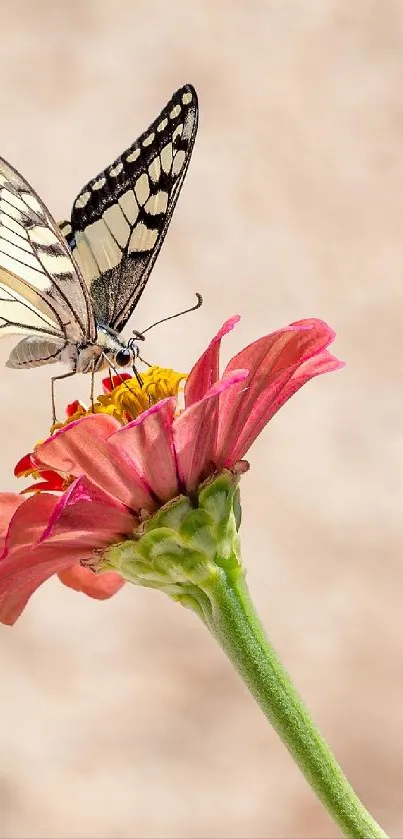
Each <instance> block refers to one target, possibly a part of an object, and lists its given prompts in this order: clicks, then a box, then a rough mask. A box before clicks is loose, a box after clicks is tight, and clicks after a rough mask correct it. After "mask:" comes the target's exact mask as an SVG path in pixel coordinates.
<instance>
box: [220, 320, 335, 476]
mask: <svg viewBox="0 0 403 839" xmlns="http://www.w3.org/2000/svg"><path fill="white" fill-rule="evenodd" d="M333 338H334V332H333V331H332V330H331V329H330V327H329V326H327V324H326V323H324V322H323V321H320V320H317V319H315V318H313V319H310V320H303V321H299V322H298V323H295V324H291V325H290V326H288V327H286V328H285V329H280V330H278V331H277V332H273V333H272V334H270V335H267V336H265V337H264V338H260V339H259V340H258V341H255V342H254V343H253V344H250V345H249V346H248V347H246V348H245V349H244V350H242V351H241V352H240V353H238V355H236V356H235V357H234V358H233V359H232V360H231V361H230V363H229V364H228V366H227V369H226V373H229V372H231V370H233V368H234V367H240V366H243V367H248V368H249V370H250V375H249V378H248V380H247V382H246V383H243V384H239V385H238V386H237V387H235V388H231V389H230V390H228V391H227V392H225V393H223V395H222V396H221V399H220V414H219V429H218V435H217V453H216V460H217V463H218V465H219V466H220V467H224V466H227V467H230V466H232V465H233V464H234V463H235V462H236V461H238V460H240V459H241V458H243V457H244V455H245V454H246V452H247V451H248V449H249V448H250V446H251V444H252V443H253V441H254V440H255V439H256V437H257V436H258V434H260V432H261V431H262V429H263V428H264V426H265V425H266V423H267V422H268V421H269V420H270V419H271V417H272V416H273V415H274V414H275V413H276V411H278V410H279V408H280V407H281V406H282V405H283V404H284V402H286V401H287V399H289V398H290V396H291V395H292V394H293V393H295V392H296V391H297V390H299V388H300V387H302V385H303V384H305V382H307V381H309V379H311V378H313V377H314V376H316V375H319V374H320V373H324V372H327V371H330V370H335V369H337V368H338V367H340V366H341V365H340V362H338V361H337V359H335V358H334V357H333V356H331V355H330V353H328V352H327V350H325V347H326V346H327V345H328V344H329V343H330V342H331V341H332V340H333ZM245 384H246V386H245Z"/></svg>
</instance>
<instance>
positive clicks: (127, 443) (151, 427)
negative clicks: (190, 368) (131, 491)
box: [108, 397, 179, 504]
mask: <svg viewBox="0 0 403 839" xmlns="http://www.w3.org/2000/svg"><path fill="white" fill-rule="evenodd" d="M175 407H176V399H174V398H173V397H168V398H167V399H162V400H161V401H160V402H157V404H156V405H153V406H152V407H151V408H149V409H148V411H144V413H143V414H141V416H140V417H138V418H137V419H135V420H133V422H130V423H128V425H125V426H124V427H123V428H120V429H119V431H116V432H115V434H112V436H111V437H110V438H109V440H108V444H109V446H110V447H111V449H113V451H112V452H111V456H112V457H115V452H116V453H118V452H121V453H124V456H125V459H126V460H127V462H128V463H129V462H130V463H132V464H133V469H135V470H136V472H137V473H138V474H139V475H140V477H141V479H142V480H143V481H144V483H145V484H146V485H147V486H148V487H149V488H150V490H151V491H152V493H153V494H154V495H155V497H156V498H158V500H159V501H160V502H161V503H162V504H164V503H165V502H166V501H168V500H169V499H170V498H174V497H175V495H177V494H178V492H179V487H178V479H177V472H176V460H175V452H174V445H173V439H172V421H173V417H174V412H175Z"/></svg>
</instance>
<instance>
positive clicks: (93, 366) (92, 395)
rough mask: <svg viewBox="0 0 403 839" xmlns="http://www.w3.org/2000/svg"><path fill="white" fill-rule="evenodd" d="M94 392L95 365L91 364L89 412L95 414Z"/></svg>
mask: <svg viewBox="0 0 403 839" xmlns="http://www.w3.org/2000/svg"><path fill="white" fill-rule="evenodd" d="M94 391H95V363H94V362H92V367H91V392H90V399H91V411H92V413H93V414H95V408H94Z"/></svg>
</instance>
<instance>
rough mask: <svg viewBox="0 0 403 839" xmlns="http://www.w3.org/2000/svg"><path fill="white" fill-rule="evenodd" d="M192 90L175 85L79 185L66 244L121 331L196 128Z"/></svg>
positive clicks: (99, 306)
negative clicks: (125, 145)
mask: <svg viewBox="0 0 403 839" xmlns="http://www.w3.org/2000/svg"><path fill="white" fill-rule="evenodd" d="M197 120H198V106H197V96H196V92H195V90H194V89H193V87H191V86H190V85H185V86H184V87H182V88H181V89H180V90H178V91H177V92H176V93H175V94H174V95H173V97H172V99H171V100H170V102H168V104H167V105H166V107H165V108H164V109H163V110H162V111H161V113H160V115H159V116H158V118H157V119H156V120H155V121H154V122H153V123H152V125H150V127H149V128H148V130H147V131H145V132H144V133H143V134H142V135H141V136H140V137H139V139H138V140H136V142H135V143H133V145H132V146H131V147H130V148H129V149H127V150H126V151H125V152H124V153H123V154H122V155H121V156H120V157H118V158H117V160H115V162H114V163H113V164H112V165H111V166H109V167H108V168H107V169H105V170H104V171H103V172H101V174H99V175H98V176H97V177H96V178H93V180H91V181H90V182H89V183H88V184H87V185H86V186H85V187H84V188H83V189H82V190H81V192H80V193H79V195H78V197H77V198H76V200H75V202H74V206H73V210H72V214H71V225H69V224H68V223H63V224H62V225H61V229H62V232H63V233H64V235H65V236H66V237H67V241H68V243H69V245H70V247H71V249H72V252H73V254H74V256H75V259H76V261H77V263H78V265H79V267H80V269H81V273H82V275H83V277H84V279H85V281H86V283H87V286H88V288H89V290H90V293H91V298H92V301H93V306H94V311H95V316H96V318H97V320H98V321H99V322H101V323H104V324H107V325H108V326H110V327H112V328H113V329H115V330H117V331H118V332H120V331H121V330H122V329H123V327H124V325H125V323H126V322H127V320H128V319H129V317H130V315H131V313H132V311H133V309H134V307H135V306H136V304H137V302H138V300H139V298H140V295H141V294H142V291H143V289H144V287H145V285H146V282H147V279H148V277H149V274H150V271H151V269H152V267H153V265H154V262H155V260H156V258H157V256H158V253H159V250H160V248H161V245H162V242H163V240H164V237H165V234H166V231H167V228H168V225H169V222H170V220H171V217H172V213H173V210H174V207H175V204H176V201H177V198H178V195H179V191H180V188H181V186H182V183H183V180H184V177H185V174H186V170H187V167H188V165H189V160H190V156H191V153H192V149H193V145H194V140H195V136H196V131H197Z"/></svg>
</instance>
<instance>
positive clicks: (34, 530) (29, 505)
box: [0, 477, 137, 624]
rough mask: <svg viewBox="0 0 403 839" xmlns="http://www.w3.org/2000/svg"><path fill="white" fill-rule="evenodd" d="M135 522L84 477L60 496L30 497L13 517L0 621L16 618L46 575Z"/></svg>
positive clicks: (0, 571) (0, 566) (2, 568)
mask: <svg viewBox="0 0 403 839" xmlns="http://www.w3.org/2000/svg"><path fill="white" fill-rule="evenodd" d="M136 524H137V521H136V519H135V518H134V517H133V516H132V515H131V514H130V512H129V510H127V509H126V508H125V507H124V506H123V505H122V504H120V503H119V502H117V501H113V500H112V499H111V498H110V496H109V495H107V494H106V493H103V492H102V491H101V490H100V489H99V488H97V487H95V486H92V485H91V484H90V482H89V481H88V480H87V478H85V477H83V478H79V479H77V481H75V483H74V484H72V485H71V486H70V487H69V489H68V490H67V491H66V492H65V493H64V495H63V496H62V497H61V498H57V497H55V496H50V495H45V494H44V493H41V494H39V495H36V496H34V497H33V498H28V499H27V500H26V501H24V503H23V504H22V505H21V506H20V507H19V508H18V509H17V511H16V512H15V513H14V516H13V518H12V519H11V522H10V525H9V528H8V533H7V538H6V548H5V552H4V554H3V557H2V558H1V559H0V621H1V622H2V623H6V624H12V623H14V622H15V621H16V619H17V618H18V617H19V615H20V614H21V612H22V611H23V609H24V607H25V605H26V603H27V601H28V599H29V598H30V596H31V594H33V592H34V591H35V590H36V589H37V588H38V586H40V585H41V584H42V583H43V582H44V581H45V580H47V579H48V578H49V577H51V576H52V575H53V574H56V573H59V572H61V571H64V570H65V569H66V568H68V567H69V566H71V565H73V566H75V565H77V564H79V563H80V561H82V560H89V559H91V558H92V557H93V555H94V550H96V549H102V548H104V547H106V546H107V545H110V544H113V543H114V542H117V541H121V540H122V538H124V537H125V536H127V535H131V533H132V530H133V526H135V525H136Z"/></svg>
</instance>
